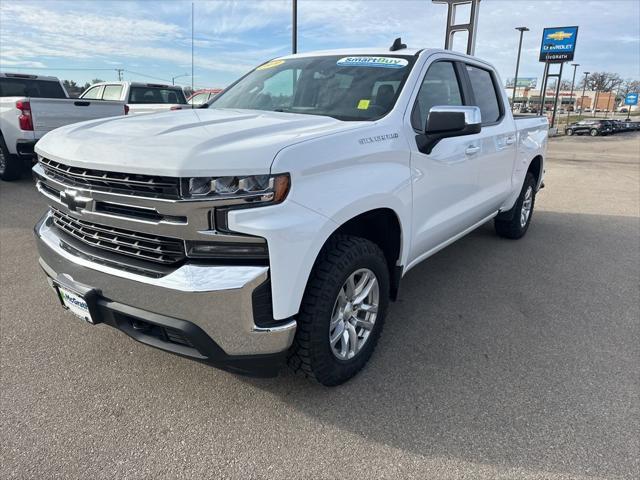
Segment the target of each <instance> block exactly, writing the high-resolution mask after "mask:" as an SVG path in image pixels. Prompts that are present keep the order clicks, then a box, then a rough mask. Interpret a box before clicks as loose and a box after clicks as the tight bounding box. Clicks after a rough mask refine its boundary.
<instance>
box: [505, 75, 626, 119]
mask: <svg viewBox="0 0 640 480" xmlns="http://www.w3.org/2000/svg"><path fill="white" fill-rule="evenodd" d="M518 83H520V82H518ZM508 85H509V84H508ZM505 90H506V92H507V96H508V97H509V100H510V101H511V98H512V96H513V86H507V87H505ZM555 93H556V92H555V90H554V89H547V94H546V95H545V99H544V100H545V102H544V103H545V108H547V109H552V108H553V100H554V97H555ZM618 100H619V101H618V102H617V103H616V93H614V92H599V91H595V90H587V91H585V92H584V96H583V95H582V89H579V88H576V89H574V91H573V93H572V92H571V90H560V93H559V95H558V109H561V108H563V109H565V110H572V109H573V110H578V109H580V108H584V109H585V110H599V111H602V112H604V111H612V110H618V109H619V108H620V107H626V106H625V105H624V100H622V101H621V100H620V96H618ZM514 103H515V106H516V108H518V107H520V108H523V107H526V108H537V107H539V105H540V90H538V89H535V88H532V87H531V86H518V88H517V89H516V96H515V101H514ZM626 108H628V107H626ZM631 110H632V111H636V110H638V106H633V107H632V108H631Z"/></svg>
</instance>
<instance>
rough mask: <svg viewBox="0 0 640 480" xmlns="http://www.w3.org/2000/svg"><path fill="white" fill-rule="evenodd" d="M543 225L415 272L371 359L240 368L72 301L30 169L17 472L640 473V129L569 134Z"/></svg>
mask: <svg viewBox="0 0 640 480" xmlns="http://www.w3.org/2000/svg"><path fill="white" fill-rule="evenodd" d="M546 169H547V175H546V188H545V189H544V190H543V191H542V192H541V194H540V195H539V196H538V201H537V205H536V207H537V209H536V212H535V214H534V218H533V224H532V226H531V228H530V230H529V232H528V234H527V236H526V237H525V238H524V239H522V240H521V241H517V242H513V241H509V240H503V239H499V238H498V237H496V236H495V235H494V234H493V228H492V226H491V225H489V224H488V225H485V226H484V227H482V228H480V229H479V230H477V231H476V232H474V233H472V234H471V235H469V236H467V237H465V238H464V239H462V240H460V241H458V242H457V243H455V244H454V245H452V246H450V247H449V248H447V249H445V250H443V251H442V252H440V253H438V254H437V255H435V256H434V257H432V258H431V259H429V260H427V261H426V262H424V263H423V264H421V265H420V266H419V267H417V268H415V269H414V270H413V271H411V272H410V273H409V274H408V276H407V277H406V279H405V281H404V282H403V285H402V291H401V296H400V301H398V302H397V303H395V304H393V305H392V307H391V309H390V313H389V318H388V320H387V324H386V326H385V332H384V334H383V337H382V339H381V341H380V343H379V345H378V349H377V351H376V353H375V355H374V357H373V358H372V361H371V362H370V363H369V365H368V366H367V367H366V368H365V370H364V371H363V372H362V373H361V374H360V375H359V376H358V377H357V378H355V379H354V380H352V381H351V382H349V383H347V384H345V385H343V386H341V387H338V388H334V389H327V388H323V387H320V386H317V385H314V384H311V383H309V382H307V381H306V380H304V379H302V378H300V377H297V376H295V375H292V374H290V373H288V372H283V373H282V374H281V375H280V376H279V377H278V378H275V379H251V378H244V377H238V376H235V375H233V374H229V373H226V372H223V371H220V370H216V369H214V368H211V367H208V366H205V365H202V364H199V363H195V362H192V361H189V360H186V359H183V358H179V357H176V356H173V355H170V354H167V353H164V352H161V351H158V350H154V349H152V348H150V347H147V346H144V345H142V344H139V343H136V342H135V341H133V340H131V339H130V338H129V337H127V336H125V335H124V334H122V333H120V332H118V331H116V330H113V329H111V328H109V327H106V326H98V327H91V326H89V325H86V324H82V323H80V321H78V320H76V319H75V317H72V316H71V315H70V314H67V313H65V312H63V311H62V309H61V308H60V306H59V304H58V303H57V300H56V299H55V298H54V295H53V293H52V291H51V290H49V288H48V286H47V285H46V282H45V280H44V277H43V275H42V274H41V272H40V270H39V267H38V264H37V254H36V251H35V245H34V241H33V238H32V227H33V225H34V224H35V222H36V220H37V219H38V217H39V216H40V215H41V213H42V212H43V211H44V202H43V201H42V200H40V198H39V197H38V195H37V194H36V192H35V189H34V187H33V184H32V181H31V180H30V179H24V180H22V181H20V182H16V183H2V184H0V204H1V208H0V210H1V212H0V214H1V215H2V217H1V222H0V245H1V250H0V256H1V261H0V272H1V276H0V280H1V289H0V299H1V304H0V305H1V323H0V327H1V331H0V343H1V345H0V346H1V349H0V350H1V351H0V355H1V357H0V359H1V366H0V367H1V368H0V375H1V380H0V391H1V404H0V409H1V410H0V419H1V442H0V443H1V456H0V460H1V461H0V464H1V465H0V477H1V478H3V479H12V478H16V479H17V478H37V479H50V478H80V479H115V478H117V479H124V478H132V479H133V478H135V479H138V478H148V479H161V478H197V479H205V478H212V479H218V478H233V479H235V478H238V479H271V478H277V479H280V478H291V479H324V478H350V479H357V478H363V479H382V478H388V479H398V478H417V479H454V478H455V479H457V478H474V479H475V478H504V479H529V478H544V479H559V478H584V479H597V478H606V479H616V478H629V479H631V478H638V477H639V475H640V467H639V466H640V460H639V459H640V456H639V455H638V452H640V441H639V438H640V437H639V435H638V432H639V431H640V376H639V374H638V372H639V363H640V354H639V352H640V351H639V348H640V347H639V345H640V335H639V333H640V320H639V319H640V292H639V285H638V283H639V278H640V245H639V238H640V228H639V218H640V133H639V132H636V133H627V134H619V135H616V136H611V137H604V138H600V137H598V138H588V137H577V138H576V137H572V138H557V139H552V141H551V145H550V151H549V161H548V163H547V165H546Z"/></svg>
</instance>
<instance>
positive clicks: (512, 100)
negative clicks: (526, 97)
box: [511, 27, 529, 111]
mask: <svg viewBox="0 0 640 480" xmlns="http://www.w3.org/2000/svg"><path fill="white" fill-rule="evenodd" d="M516 30H518V31H519V32H520V43H519V44H518V60H516V76H515V77H514V79H513V95H512V96H511V111H513V108H514V106H515V103H516V89H517V88H518V70H519V69H520V53H521V52H522V35H524V32H528V31H529V29H528V28H527V27H516Z"/></svg>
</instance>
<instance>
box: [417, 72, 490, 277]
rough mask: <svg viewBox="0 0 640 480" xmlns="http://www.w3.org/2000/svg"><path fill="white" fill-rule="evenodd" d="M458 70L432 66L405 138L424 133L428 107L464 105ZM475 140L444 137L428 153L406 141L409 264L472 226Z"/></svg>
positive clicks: (474, 216) (473, 136)
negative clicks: (410, 194) (410, 217)
mask: <svg viewBox="0 0 640 480" xmlns="http://www.w3.org/2000/svg"><path fill="white" fill-rule="evenodd" d="M460 69H461V67H460V66H459V65H456V64H454V63H452V62H449V61H441V60H436V61H435V62H433V63H431V65H430V66H429V67H428V69H427V71H426V74H425V75H424V77H423V80H422V83H421V85H420V89H419V91H418V95H417V98H416V101H415V104H414V106H413V110H412V112H411V115H410V118H408V119H407V126H406V128H407V130H408V131H409V134H410V135H412V136H415V135H416V134H417V133H419V132H420V131H423V130H424V126H425V124H426V120H427V115H428V113H429V110H430V109H431V107H434V106H440V105H465V102H464V96H463V89H462V87H461V85H462V83H461V81H460V73H461V71H460ZM477 136H478V135H470V136H468V137H457V138H445V139H443V140H441V141H440V142H439V143H438V144H437V145H436V146H435V148H434V149H433V151H432V152H431V153H430V154H424V153H421V152H420V151H419V150H418V148H417V145H416V143H415V142H414V141H411V177H412V185H413V213H412V215H413V229H414V230H413V242H412V245H411V252H410V258H409V264H411V262H414V261H416V260H420V259H421V258H424V257H425V256H426V255H427V254H428V253H429V252H430V251H431V250H433V249H434V248H436V247H437V246H438V245H440V244H442V243H443V242H446V241H447V240H448V239H450V238H451V237H453V236H455V235H456V234H458V233H460V232H461V231H464V230H465V229H466V228H468V227H469V226H471V225H473V223H474V219H475V218H476V216H477V212H475V209H474V208H473V204H474V197H475V196H476V195H477V178H476V177H477V170H476V169H475V167H474V164H475V161H476V157H477V151H478V148H477V147H478V146H479V143H478V140H477V138H476V137H477Z"/></svg>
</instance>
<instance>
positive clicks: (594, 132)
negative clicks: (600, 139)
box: [589, 128, 598, 137]
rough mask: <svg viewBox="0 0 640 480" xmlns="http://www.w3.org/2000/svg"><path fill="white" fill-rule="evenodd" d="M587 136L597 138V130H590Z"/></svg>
mask: <svg viewBox="0 0 640 480" xmlns="http://www.w3.org/2000/svg"><path fill="white" fill-rule="evenodd" d="M589 134H590V135H591V136H592V137H597V136H598V130H596V129H595V128H592V129H591V131H590V132H589Z"/></svg>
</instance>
